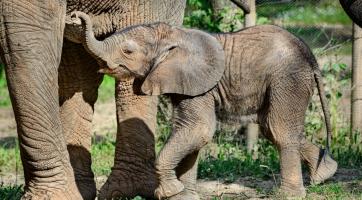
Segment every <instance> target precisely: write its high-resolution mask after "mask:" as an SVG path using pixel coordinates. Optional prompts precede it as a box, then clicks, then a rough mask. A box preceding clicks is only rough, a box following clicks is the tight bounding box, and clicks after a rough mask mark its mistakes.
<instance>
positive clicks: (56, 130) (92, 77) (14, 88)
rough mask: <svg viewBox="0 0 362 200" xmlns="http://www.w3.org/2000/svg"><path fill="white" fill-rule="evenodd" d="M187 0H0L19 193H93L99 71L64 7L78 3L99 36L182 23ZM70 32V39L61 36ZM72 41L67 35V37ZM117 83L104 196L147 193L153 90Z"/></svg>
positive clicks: (0, 50)
mask: <svg viewBox="0 0 362 200" xmlns="http://www.w3.org/2000/svg"><path fill="white" fill-rule="evenodd" d="M185 6H186V0H96V1H91V0H67V1H65V0H56V1H53V0H52V1H51V0H0V54H1V59H0V60H3V61H4V62H5V64H6V67H5V68H6V75H7V80H8V85H9V91H10V96H11V100H12V104H13V109H14V112H15V118H16V121H17V130H18V136H19V145H20V152H21V158H22V162H23V166H24V175H25V194H24V196H23V199H62V200H63V199H94V198H95V196H96V187H95V181H94V175H93V172H92V170H91V156H90V147H91V127H92V115H93V111H94V109H93V107H94V103H95V101H96V100H97V90H98V87H99V85H100V83H101V81H102V78H103V77H102V75H100V74H98V73H97V69H98V64H97V62H96V60H95V59H93V58H92V57H91V56H90V55H89V54H88V53H87V52H86V51H85V49H84V48H83V46H82V45H81V44H77V43H75V42H77V41H76V38H75V39H74V36H76V34H74V31H73V30H72V27H71V26H66V25H65V24H66V23H65V22H66V14H69V13H70V12H72V11H75V10H79V11H83V12H86V13H88V14H89V15H90V16H91V17H92V19H93V21H94V29H95V35H96V37H97V38H99V39H101V38H103V37H105V36H107V35H109V34H111V33H113V32H115V30H117V29H121V28H124V27H127V26H130V25H135V24H141V23H150V22H156V21H163V22H167V23H170V24H173V25H181V24H182V20H183V13H184V9H185ZM64 38H68V39H64ZM70 40H71V41H73V42H71V41H70ZM132 84H133V79H129V80H124V81H122V82H121V83H118V84H117V85H119V87H117V92H116V94H117V97H116V98H117V99H119V101H118V102H121V105H119V106H118V107H119V109H118V110H117V116H118V131H117V137H118V139H117V141H118V143H117V146H119V147H120V148H117V152H116V159H115V164H114V167H113V169H112V174H111V175H110V177H109V179H108V181H107V183H106V184H105V186H104V187H103V188H102V191H101V195H102V196H103V197H108V198H110V197H115V196H124V197H131V196H135V195H142V196H145V197H150V196H153V192H154V189H155V188H156V187H157V179H156V177H155V173H154V164H153V163H154V160H155V152H154V143H153V140H154V135H153V134H154V130H155V124H156V121H155V119H156V111H157V106H156V104H157V98H155V97H139V96H136V95H134V94H133V90H132V87H131V86H132Z"/></svg>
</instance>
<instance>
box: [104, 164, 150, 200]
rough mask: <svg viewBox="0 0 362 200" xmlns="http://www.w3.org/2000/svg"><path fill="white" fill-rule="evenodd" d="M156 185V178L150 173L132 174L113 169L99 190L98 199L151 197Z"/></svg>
mask: <svg viewBox="0 0 362 200" xmlns="http://www.w3.org/2000/svg"><path fill="white" fill-rule="evenodd" d="M156 187H157V178H156V176H155V175H154V176H152V175H150V174H148V175H145V174H134V173H130V172H127V171H125V170H117V169H113V170H112V173H111V175H110V176H109V177H108V179H107V181H106V183H105V184H104V185H103V186H102V188H101V189H100V191H99V195H98V199H119V198H133V197H135V196H142V197H146V198H152V197H153V193H154V191H155V189H156Z"/></svg>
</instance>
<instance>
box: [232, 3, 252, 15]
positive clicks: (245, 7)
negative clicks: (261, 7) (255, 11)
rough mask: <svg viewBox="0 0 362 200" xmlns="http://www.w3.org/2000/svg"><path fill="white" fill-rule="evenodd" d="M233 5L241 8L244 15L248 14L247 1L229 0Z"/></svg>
mask: <svg viewBox="0 0 362 200" xmlns="http://www.w3.org/2000/svg"><path fill="white" fill-rule="evenodd" d="M230 1H231V2H233V3H234V4H236V5H237V6H238V7H239V8H241V9H242V10H243V11H244V12H245V14H249V13H250V5H249V1H248V0H230Z"/></svg>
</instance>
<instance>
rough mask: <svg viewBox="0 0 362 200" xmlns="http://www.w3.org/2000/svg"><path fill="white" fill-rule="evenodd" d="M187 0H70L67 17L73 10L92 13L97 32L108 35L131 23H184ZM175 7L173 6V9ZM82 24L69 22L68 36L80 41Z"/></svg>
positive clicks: (77, 41)
mask: <svg viewBox="0 0 362 200" xmlns="http://www.w3.org/2000/svg"><path fill="white" fill-rule="evenodd" d="M185 1H186V0H138V1H134V0H108V1H104V0H94V1H93V0H92V1H91V0H67V12H66V13H67V20H66V21H69V18H70V14H71V12H73V11H82V12H85V13H87V14H88V15H90V16H91V18H92V22H93V30H94V34H95V36H96V37H98V38H104V37H106V36H108V35H110V34H112V33H114V32H115V31H117V30H120V29H123V28H125V27H127V26H131V25H137V24H146V23H154V22H165V23H168V24H171V25H181V24H182V20H183V15H184V10H185V7H186V3H185ZM170 8H171V9H170ZM80 28H81V27H79V26H73V25H70V24H66V27H65V31H64V35H65V37H66V38H67V39H69V40H71V41H73V42H76V43H80V41H81V39H82V38H81V36H82V35H81V34H80V33H82V31H81V29H80Z"/></svg>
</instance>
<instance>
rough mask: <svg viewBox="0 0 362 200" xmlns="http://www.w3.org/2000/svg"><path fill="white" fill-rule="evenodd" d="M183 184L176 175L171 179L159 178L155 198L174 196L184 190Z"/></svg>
mask: <svg viewBox="0 0 362 200" xmlns="http://www.w3.org/2000/svg"><path fill="white" fill-rule="evenodd" d="M184 188H185V186H184V185H183V184H182V183H181V181H179V180H178V179H177V178H176V177H175V178H173V179H167V180H160V184H159V186H158V188H157V189H156V190H155V198H157V199H165V198H169V197H172V196H175V195H177V194H179V193H180V192H182V191H183V190H184Z"/></svg>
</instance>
